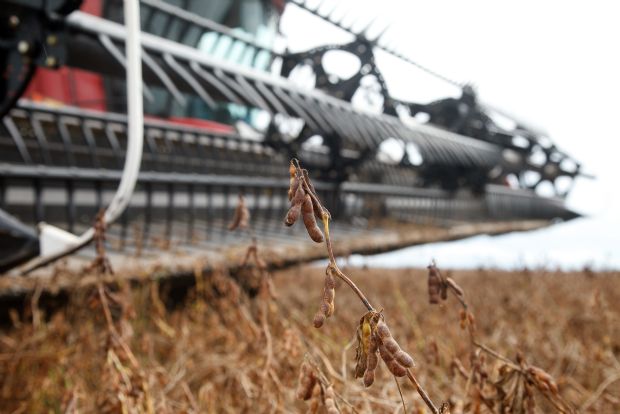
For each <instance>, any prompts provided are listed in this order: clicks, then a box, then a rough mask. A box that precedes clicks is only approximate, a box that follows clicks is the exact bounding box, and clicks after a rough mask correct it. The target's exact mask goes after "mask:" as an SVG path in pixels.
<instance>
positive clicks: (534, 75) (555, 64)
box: [282, 0, 620, 268]
mask: <svg viewBox="0 0 620 414" xmlns="http://www.w3.org/2000/svg"><path fill="white" fill-rule="evenodd" d="M326 3H327V4H335V3H333V2H331V1H327V2H326ZM339 3H340V6H339V10H341V15H344V14H345V12H346V14H347V16H352V17H355V16H358V17H359V23H357V24H358V25H359V26H362V25H364V23H366V22H368V21H369V20H370V18H372V17H373V16H375V15H376V14H377V13H378V14H379V16H378V21H382V22H389V21H393V27H394V29H392V30H391V31H390V32H389V33H388V34H387V36H386V39H392V41H393V44H394V45H396V46H397V47H398V48H400V50H401V51H402V52H404V53H405V54H407V55H409V56H411V57H412V58H413V59H414V60H416V61H418V62H420V63H421V64H423V65H425V66H427V67H429V68H431V69H433V70H435V71H437V72H439V73H441V74H443V75H446V76H448V77H450V78H452V79H455V80H457V81H466V82H472V83H474V84H475V85H476V86H477V89H478V91H479V94H480V97H481V99H482V100H484V101H485V102H488V103H491V104H494V105H497V106H499V107H501V108H504V109H506V110H508V111H510V112H512V113H514V114H515V115H518V116H519V117H522V118H524V119H527V120H531V122H533V123H534V124H536V125H540V126H541V127H543V128H544V129H546V130H547V131H548V132H549V133H550V136H551V138H552V139H553V141H554V142H555V143H556V145H557V146H558V147H560V148H562V149H564V150H565V151H567V152H568V153H569V154H571V155H573V156H574V157H576V158H577V159H578V160H579V161H580V162H581V163H582V165H583V166H584V171H586V172H588V173H592V174H594V175H596V179H595V180H587V179H578V180H577V183H576V185H575V188H574V189H573V192H572V193H571V195H570V197H569V199H568V205H569V207H571V208H573V209H575V210H576V211H579V212H581V213H584V214H586V215H587V216H588V217H587V218H584V219H580V220H576V221H573V222H570V223H566V224H562V225H557V226H554V227H552V228H550V229H546V230H543V231H537V232H530V233H523V234H513V235H506V236H500V237H495V238H488V237H476V238H473V239H470V240H466V241H460V242H452V243H442V244H436V245H427V246H421V247H414V248H409V249H405V250H401V251H399V252H393V253H390V254H387V255H380V256H375V257H374V258H364V259H362V258H357V259H355V260H357V261H358V262H366V263H369V264H376V265H380V266H383V265H389V264H395V263H396V264H397V265H424V264H427V263H428V261H429V260H430V258H431V257H434V258H436V259H437V261H438V262H439V263H440V264H441V265H442V266H444V267H478V266H481V265H482V266H485V265H489V266H490V265H492V266H499V267H515V266H521V265H524V264H527V265H530V266H533V265H544V264H546V265H550V266H556V265H559V266H562V267H565V268H579V267H582V266H584V265H586V264H588V265H594V267H599V268H600V267H606V268H609V267H613V268H620V216H619V213H618V212H619V211H620V192H619V191H618V190H619V185H620V172H619V169H620V159H619V158H618V157H619V153H620V127H619V126H618V123H619V121H620V104H619V101H620V52H619V50H620V47H619V41H620V2H617V1H591V2H587V3H586V2H584V1H582V2H577V1H544V2H542V1H533V0H522V1H511V2H506V1H504V2H499V1H491V0H488V1H482V0H479V1H467V2H464V1H456V0H455V1H448V0H440V1H437V0H436V1H432V2H431V1H426V2H422V1H405V0H401V1H397V0H383V1H381V2H376V1H360V0H342V1H340V2H339ZM325 7H326V8H329V7H328V6H325ZM348 21H351V17H348V18H345V22H348ZM374 27H375V30H379V28H380V24H378V23H377V25H376V26H374ZM282 30H283V32H284V34H285V35H286V36H287V37H288V38H289V39H290V43H289V44H290V47H291V49H292V50H302V49H306V48H309V47H313V46H318V45H321V44H326V43H338V42H343V41H347V40H348V38H347V37H346V36H343V34H342V33H341V32H340V31H339V30H337V29H333V28H332V27H331V26H330V25H328V24H323V23H322V22H321V21H320V20H318V19H317V18H315V17H313V16H311V15H309V14H308V13H306V12H302V11H300V10H299V9H297V8H296V7H294V6H289V7H288V8H287V12H286V13H285V15H284V17H283V21H282ZM371 34H372V33H371ZM377 60H378V64H379V65H380V66H381V69H382V70H383V72H384V74H385V76H386V78H387V79H388V83H389V86H390V88H391V92H392V93H393V94H394V95H396V96H398V97H402V98H409V99H416V100H419V101H421V102H424V101H428V100H430V99H435V98H438V97H441V96H446V95H450V94H454V89H453V88H451V87H449V86H447V85H445V84H442V83H441V82H440V81H437V80H434V79H433V78H430V77H428V76H426V75H425V74H423V73H422V72H420V71H417V70H416V69H414V68H412V67H411V66H410V65H407V64H402V63H400V62H398V61H396V60H394V59H391V58H386V57H385V56H378V57H377Z"/></svg>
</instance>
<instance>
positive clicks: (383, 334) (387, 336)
mask: <svg viewBox="0 0 620 414" xmlns="http://www.w3.org/2000/svg"><path fill="white" fill-rule="evenodd" d="M377 335H379V339H381V341H382V342H383V346H385V348H386V349H387V351H388V352H390V353H391V354H392V355H393V356H394V358H395V359H396V360H397V361H398V363H399V364H400V365H402V366H404V367H407V368H411V367H413V366H414V363H413V358H411V356H410V355H409V354H408V353H406V352H405V351H403V350H402V349H401V348H400V346H399V345H398V342H396V340H395V339H394V338H393V337H392V334H391V332H390V329H389V328H388V326H387V325H386V324H385V322H383V321H379V322H378V323H377Z"/></svg>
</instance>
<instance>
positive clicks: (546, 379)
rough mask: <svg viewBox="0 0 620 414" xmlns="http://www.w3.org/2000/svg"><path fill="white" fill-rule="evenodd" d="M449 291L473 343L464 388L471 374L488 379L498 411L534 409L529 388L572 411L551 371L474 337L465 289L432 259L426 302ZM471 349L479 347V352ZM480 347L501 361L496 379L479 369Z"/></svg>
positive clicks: (561, 409)
mask: <svg viewBox="0 0 620 414" xmlns="http://www.w3.org/2000/svg"><path fill="white" fill-rule="evenodd" d="M448 292H452V294H453V296H454V297H455V298H456V299H457V300H458V302H459V303H460V305H461V307H462V309H461V312H460V325H461V329H466V330H467V332H468V334H469V339H470V344H471V347H472V353H471V355H472V372H471V373H470V375H469V376H468V380H467V386H466V390H469V387H470V384H471V383H472V381H473V380H474V376H477V378H476V382H477V383H488V384H489V385H491V386H492V387H494V388H495V390H496V399H498V400H499V404H500V411H501V410H504V409H508V410H510V411H509V412H533V410H534V406H535V401H534V396H533V393H532V390H533V389H536V390H538V392H539V393H540V394H541V395H542V396H543V397H544V398H545V399H547V400H548V401H549V402H550V403H551V405H552V406H553V407H554V408H555V409H556V410H557V411H558V412H560V413H573V412H575V410H574V408H573V407H571V406H570V405H569V404H568V403H567V402H566V401H565V400H564V399H563V398H562V396H561V395H560V394H559V392H558V387H557V385H556V382H555V380H554V379H553V377H552V376H551V375H550V374H548V373H547V372H545V371H544V370H542V369H541V368H538V367H536V366H533V365H529V364H527V363H526V361H525V359H524V358H523V356H522V355H520V354H517V358H516V361H513V360H511V359H510V358H508V357H506V356H504V355H502V354H500V353H499V352H497V351H495V350H493V349H492V348H490V347H489V346H487V345H485V344H483V343H481V342H480V341H479V340H478V339H477V337H476V319H475V317H474V315H473V313H472V312H471V311H470V310H469V308H470V307H469V305H468V304H467V301H466V299H465V292H464V291H463V289H462V288H461V287H460V286H459V285H458V284H457V283H456V282H455V281H454V280H453V279H452V278H450V277H444V276H443V275H442V274H441V272H440V271H439V269H438V268H437V266H436V264H435V262H434V261H433V262H432V263H431V264H430V265H429V266H428V293H429V302H430V303H431V304H438V303H440V302H441V301H445V300H447V299H448ZM474 350H478V352H476V351H474ZM479 351H483V352H485V353H486V354H487V355H490V356H492V357H493V358H495V359H497V360H499V361H502V362H503V365H502V366H501V367H500V378H499V380H498V381H496V382H494V383H493V382H491V381H490V380H489V378H488V375H487V374H486V372H484V370H483V369H482V363H483V359H482V357H481V356H480V355H479ZM476 393H477V395H478V397H479V399H480V400H481V401H482V402H483V403H485V404H486V405H488V406H492V403H491V402H490V401H488V399H487V398H486V397H485V396H484V394H483V393H482V390H481V389H480V388H478V389H476ZM501 412H504V411H501Z"/></svg>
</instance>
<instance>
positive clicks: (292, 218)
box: [284, 204, 301, 227]
mask: <svg viewBox="0 0 620 414" xmlns="http://www.w3.org/2000/svg"><path fill="white" fill-rule="evenodd" d="M300 214H301V205H299V204H295V205H293V206H291V208H289V210H288V212H287V213H286V219H284V224H285V225H287V226H289V227H290V226H292V225H293V224H295V222H296V221H297V219H298V218H299V215H300Z"/></svg>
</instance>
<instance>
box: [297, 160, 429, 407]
mask: <svg viewBox="0 0 620 414" xmlns="http://www.w3.org/2000/svg"><path fill="white" fill-rule="evenodd" d="M292 163H293V165H294V167H295V169H296V170H297V174H299V175H298V177H299V180H300V181H301V185H302V186H303V188H304V189H305V190H306V194H309V195H310V198H311V199H312V202H313V203H315V204H316V205H317V206H320V210H321V221H322V222H323V230H324V233H325V235H324V236H325V247H326V249H327V254H328V256H329V265H330V267H331V268H332V269H333V271H334V272H335V273H336V275H337V276H338V277H339V278H340V279H342V280H343V281H344V282H345V283H346V284H347V285H348V286H349V287H350V288H351V290H353V292H355V294H356V295H357V296H358V297H359V299H360V300H361V301H362V303H363V304H364V306H365V307H366V309H367V310H368V311H374V310H375V308H374V307H373V306H372V305H371V304H370V302H369V301H368V299H367V298H366V295H364V293H363V292H362V291H361V290H360V288H358V287H357V285H356V284H355V282H353V281H352V280H351V279H349V277H348V276H347V275H345V274H344V273H343V272H342V271H341V270H340V268H339V267H338V264H337V263H336V257H335V256H334V249H333V246H332V241H331V237H330V233H329V220H330V218H331V216H330V214H329V211H328V210H327V209H326V208H325V207H323V204H321V202H320V200H319V199H318V197H317V196H316V194H315V193H314V191H313V190H312V188H311V187H310V184H309V183H308V182H307V181H306V177H304V174H303V173H302V168H301V166H300V165H299V161H298V160H297V159H295V158H294V159H293V160H292ZM406 371H407V377H408V378H409V380H410V381H411V382H412V383H413V384H414V385H415V388H416V391H417V392H418V394H420V397H422V400H424V403H425V404H426V405H427V407H428V408H429V409H430V410H431V411H432V412H433V414H440V412H439V410H438V409H437V407H436V406H435V404H433V402H432V401H431V399H430V397H429V396H428V394H427V393H426V391H424V389H423V388H422V386H421V385H420V383H419V382H418V380H417V379H416V378H415V376H414V375H413V374H412V373H411V371H410V370H409V369H407V370H406ZM397 383H398V382H397ZM399 391H400V388H399Z"/></svg>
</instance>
